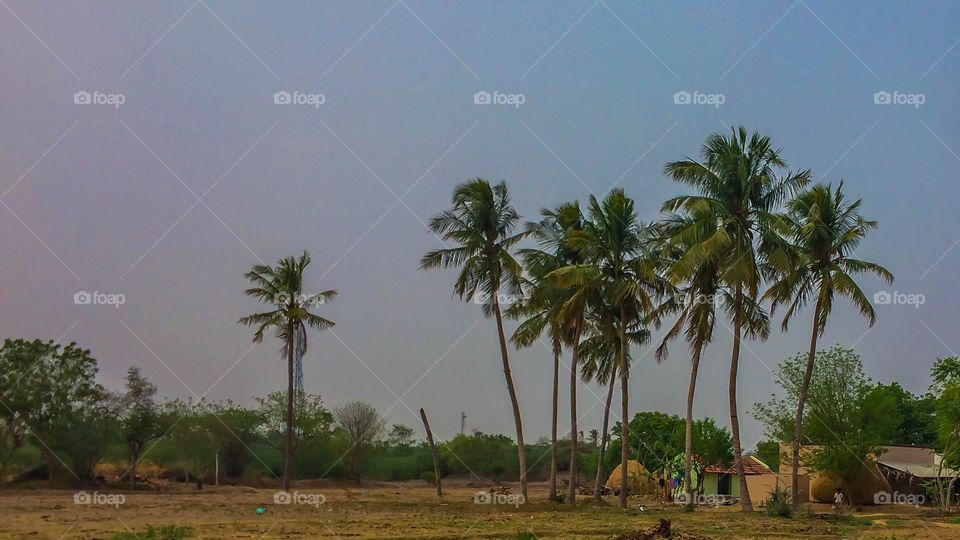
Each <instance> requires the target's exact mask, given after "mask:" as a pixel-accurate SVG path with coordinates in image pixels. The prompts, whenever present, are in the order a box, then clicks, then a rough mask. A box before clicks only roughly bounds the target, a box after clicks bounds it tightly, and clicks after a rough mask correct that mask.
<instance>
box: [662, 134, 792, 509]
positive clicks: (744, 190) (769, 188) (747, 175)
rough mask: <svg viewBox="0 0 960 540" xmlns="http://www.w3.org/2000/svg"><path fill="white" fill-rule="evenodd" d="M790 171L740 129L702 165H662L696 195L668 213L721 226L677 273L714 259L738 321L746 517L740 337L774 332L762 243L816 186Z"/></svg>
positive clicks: (715, 140)
mask: <svg viewBox="0 0 960 540" xmlns="http://www.w3.org/2000/svg"><path fill="white" fill-rule="evenodd" d="M786 169H787V163H786V161H784V160H783V158H782V157H781V155H780V151H779V150H777V149H775V148H774V147H773V144H772V143H771V142H770V139H769V138H768V137H764V136H761V135H760V134H757V133H754V134H753V135H749V134H748V133H747V130H746V129H745V128H742V127H741V128H739V129H737V130H733V131H732V133H731V134H730V136H728V137H724V136H723V135H720V134H713V135H710V136H709V137H707V140H706V142H705V143H704V144H703V147H702V149H701V159H700V160H699V161H698V160H695V159H691V158H687V159H684V160H681V161H676V162H672V163H668V164H666V165H665V166H664V173H665V174H666V175H667V176H668V177H670V178H672V179H673V180H676V181H678V182H681V183H683V184H686V185H688V186H690V187H692V188H694V189H695V190H697V192H698V194H696V195H682V196H680V197H675V198H673V199H670V200H668V201H667V202H665V203H664V205H663V210H664V211H666V212H677V211H680V210H683V211H686V212H688V213H689V214H690V215H692V216H694V217H695V218H697V219H700V220H702V221H703V222H704V225H705V226H712V225H713V224H716V228H715V230H713V231H711V232H710V233H709V234H708V235H706V237H705V238H704V240H703V241H701V242H699V243H698V244H697V245H695V246H693V247H692V249H690V250H689V252H688V256H687V257H685V261H686V262H685V263H684V264H682V265H678V266H676V267H675V268H674V274H675V277H676V278H680V279H686V278H688V277H689V276H692V275H693V273H694V271H695V269H696V268H698V267H699V266H700V264H701V263H702V262H704V261H713V262H715V263H716V264H717V265H718V267H719V269H720V282H721V283H722V284H723V286H724V287H725V288H726V289H727V290H728V291H729V293H728V294H726V295H725V296H724V304H725V305H724V308H725V311H727V312H728V313H729V314H730V315H731V316H732V318H733V321H732V322H733V347H732V351H731V358H730V377H729V381H728V386H729V388H728V390H729V392H728V399H729V402H730V425H731V428H732V433H733V453H734V457H735V463H736V466H737V475H738V476H739V477H740V485H741V486H742V487H741V492H740V493H741V496H740V503H741V505H742V508H743V510H744V511H745V512H751V511H753V503H752V502H751V500H750V493H749V491H748V490H747V489H746V485H747V482H746V475H745V474H744V472H743V461H742V459H741V457H742V445H741V442H740V420H739V415H738V413H737V373H738V368H739V364H740V340H741V338H742V337H743V335H744V332H746V335H747V336H748V337H759V338H761V339H765V338H766V337H767V335H768V333H769V324H768V321H767V320H766V314H765V313H763V311H762V310H761V309H759V306H757V305H756V300H757V298H758V297H759V293H760V283H761V281H762V264H763V259H764V255H765V254H764V253H763V252H762V251H760V247H761V246H760V243H759V240H760V238H761V237H765V236H767V235H769V233H770V231H771V227H772V226H773V224H774V223H775V222H776V221H777V218H776V216H775V212H776V211H777V210H778V209H779V207H780V205H781V204H782V203H783V201H784V199H786V198H789V197H790V196H791V195H792V194H793V193H794V192H796V191H797V190H798V189H801V188H803V187H804V186H805V185H806V184H807V183H808V182H809V181H810V171H800V172H786Z"/></svg>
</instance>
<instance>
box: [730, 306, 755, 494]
mask: <svg viewBox="0 0 960 540" xmlns="http://www.w3.org/2000/svg"><path fill="white" fill-rule="evenodd" d="M735 302H736V305H735V306H734V312H733V353H732V354H731V356H730V381H729V393H728V397H729V399H730V431H731V434H732V435H733V463H734V466H735V467H736V469H737V479H738V481H739V482H740V507H741V508H742V509H743V511H744V512H753V503H752V502H751V501H750V491H749V490H748V489H747V475H746V474H745V473H744V472H743V447H742V446H741V444H740V419H739V417H738V416H737V369H738V368H739V365H740V330H741V326H742V324H743V323H742V322H741V320H740V319H741V316H742V312H743V290H742V289H741V288H740V287H737V292H736V301H735Z"/></svg>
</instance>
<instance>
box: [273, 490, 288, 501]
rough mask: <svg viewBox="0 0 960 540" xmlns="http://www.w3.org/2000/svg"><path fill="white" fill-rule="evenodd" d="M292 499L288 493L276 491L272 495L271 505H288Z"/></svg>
mask: <svg viewBox="0 0 960 540" xmlns="http://www.w3.org/2000/svg"><path fill="white" fill-rule="evenodd" d="M292 501H293V497H292V496H291V495H290V492H289V491H278V492H276V493H274V494H273V504H290V503H291V502H292Z"/></svg>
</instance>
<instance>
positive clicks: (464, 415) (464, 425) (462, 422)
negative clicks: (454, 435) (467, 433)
mask: <svg viewBox="0 0 960 540" xmlns="http://www.w3.org/2000/svg"><path fill="white" fill-rule="evenodd" d="M466 428H467V413H466V412H463V411H461V412H460V434H461V435H463V431H464V430H465V429H466Z"/></svg>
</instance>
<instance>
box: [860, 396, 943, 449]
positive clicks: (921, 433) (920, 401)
mask: <svg viewBox="0 0 960 540" xmlns="http://www.w3.org/2000/svg"><path fill="white" fill-rule="evenodd" d="M874 391H875V392H880V393H887V394H890V396H891V398H892V399H893V400H894V401H895V402H896V404H897V413H898V414H899V415H900V417H901V418H902V419H903V420H902V421H901V422H900V425H899V426H896V428H895V429H894V430H893V431H892V432H891V433H889V434H888V435H887V437H886V439H885V440H884V443H886V444H909V445H913V446H930V445H932V444H934V443H936V441H937V426H936V418H935V415H936V398H935V397H934V396H933V395H932V394H925V395H922V396H917V395H914V394H912V393H910V392H908V391H907V390H904V388H903V387H902V386H900V383H898V382H896V381H894V382H892V383H890V384H886V385H885V384H880V383H877V386H876V388H875V390H874Z"/></svg>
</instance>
